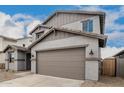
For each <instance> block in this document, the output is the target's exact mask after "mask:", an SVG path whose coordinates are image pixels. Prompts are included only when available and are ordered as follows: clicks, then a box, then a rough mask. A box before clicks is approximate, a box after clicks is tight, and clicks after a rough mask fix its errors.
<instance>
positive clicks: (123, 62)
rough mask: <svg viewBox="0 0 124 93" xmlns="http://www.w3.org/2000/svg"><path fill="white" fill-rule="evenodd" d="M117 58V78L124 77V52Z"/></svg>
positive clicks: (116, 55)
mask: <svg viewBox="0 0 124 93" xmlns="http://www.w3.org/2000/svg"><path fill="white" fill-rule="evenodd" d="M114 57H115V58H116V76H120V77H124V50H122V51H120V52H118V53H117V54H115V55H114Z"/></svg>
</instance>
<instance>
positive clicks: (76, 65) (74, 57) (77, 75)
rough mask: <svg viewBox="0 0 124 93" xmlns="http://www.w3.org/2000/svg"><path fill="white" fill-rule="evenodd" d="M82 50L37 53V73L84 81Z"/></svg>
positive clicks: (83, 55)
mask: <svg viewBox="0 0 124 93" xmlns="http://www.w3.org/2000/svg"><path fill="white" fill-rule="evenodd" d="M84 50H85V49H84V48H73V49H61V50H60V49H59V50H50V51H41V52H37V73H39V74H42V75H50V76H56V77H63V78H71V79H80V80H81V79H84V75H85V73H84V69H85V67H84V65H85V64H84V59H85V51H84Z"/></svg>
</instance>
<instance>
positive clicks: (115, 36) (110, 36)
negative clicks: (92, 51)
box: [106, 31, 124, 40]
mask: <svg viewBox="0 0 124 93" xmlns="http://www.w3.org/2000/svg"><path fill="white" fill-rule="evenodd" d="M106 35H107V36H108V39H109V40H115V39H120V38H124V32H119V31H114V32H112V33H107V34H106Z"/></svg>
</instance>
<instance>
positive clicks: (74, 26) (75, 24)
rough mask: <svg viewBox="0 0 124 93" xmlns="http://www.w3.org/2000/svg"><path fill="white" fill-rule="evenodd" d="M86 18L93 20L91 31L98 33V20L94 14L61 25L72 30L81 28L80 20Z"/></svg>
mask: <svg viewBox="0 0 124 93" xmlns="http://www.w3.org/2000/svg"><path fill="white" fill-rule="evenodd" d="M87 19H91V20H93V32H92V33H97V34H100V22H99V16H94V17H88V18H85V19H82V20H79V21H75V22H72V23H69V24H66V25H63V26H62V27H64V28H68V29H73V30H82V28H83V26H82V23H81V21H85V20H87Z"/></svg>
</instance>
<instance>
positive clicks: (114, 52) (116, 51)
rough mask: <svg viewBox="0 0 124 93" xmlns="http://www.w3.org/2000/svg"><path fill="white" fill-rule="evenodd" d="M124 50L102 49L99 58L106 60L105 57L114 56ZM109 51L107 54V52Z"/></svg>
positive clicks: (122, 48) (114, 48)
mask: <svg viewBox="0 0 124 93" xmlns="http://www.w3.org/2000/svg"><path fill="white" fill-rule="evenodd" d="M121 50H124V47H120V48H117V47H109V46H108V47H106V48H102V49H101V57H102V58H103V59H104V58H107V57H112V56H113V55H115V54H116V53H118V52H119V51H121ZM108 51H109V52H108Z"/></svg>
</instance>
